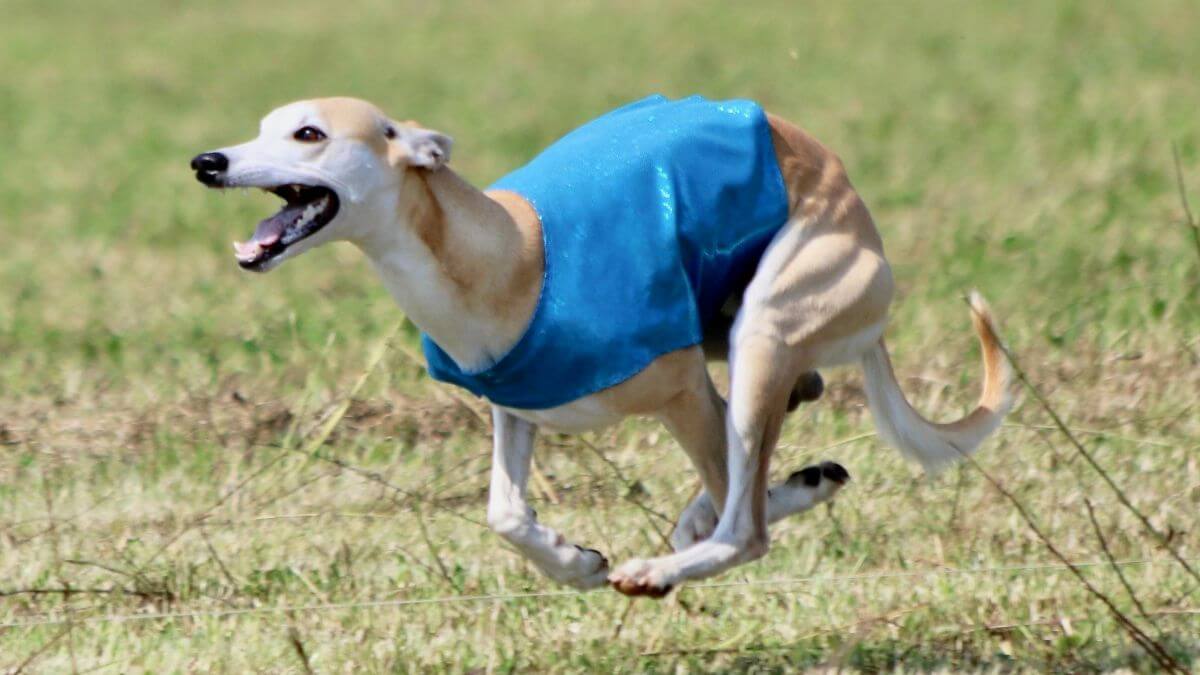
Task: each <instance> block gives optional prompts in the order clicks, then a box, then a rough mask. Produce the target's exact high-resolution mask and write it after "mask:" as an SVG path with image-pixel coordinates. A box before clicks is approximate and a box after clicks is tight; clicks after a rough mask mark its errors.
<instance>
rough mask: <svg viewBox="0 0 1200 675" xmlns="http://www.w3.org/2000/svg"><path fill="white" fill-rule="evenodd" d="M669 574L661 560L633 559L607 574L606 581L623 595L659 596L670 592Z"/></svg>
mask: <svg viewBox="0 0 1200 675" xmlns="http://www.w3.org/2000/svg"><path fill="white" fill-rule="evenodd" d="M669 576H670V575H668V574H667V571H666V569H665V567H664V565H663V564H662V563H661V561H655V560H638V559H634V560H630V561H628V562H626V563H625V564H623V565H621V566H620V567H618V568H617V569H616V571H614V572H613V573H612V574H610V575H608V583H610V584H612V587H613V588H615V589H616V590H618V591H620V592H621V593H624V594H625V595H629V596H639V595H644V596H647V597H651V598H661V597H663V596H664V595H666V594H667V593H670V592H671V587H672V586H673V584H672V583H671V581H670V580H669Z"/></svg>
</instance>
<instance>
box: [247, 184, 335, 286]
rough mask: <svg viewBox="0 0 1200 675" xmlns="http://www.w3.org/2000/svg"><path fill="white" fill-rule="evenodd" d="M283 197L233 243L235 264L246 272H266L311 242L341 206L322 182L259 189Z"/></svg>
mask: <svg viewBox="0 0 1200 675" xmlns="http://www.w3.org/2000/svg"><path fill="white" fill-rule="evenodd" d="M263 189H264V190H266V191H267V192H271V193H273V194H275V195H277V196H279V197H281V198H282V199H283V200H284V204H283V207H281V208H280V209H279V211H278V212H277V213H275V214H274V215H272V216H271V217H269V218H265V219H263V220H262V222H260V223H259V224H258V227H257V228H255V230H254V235H253V236H252V237H251V238H250V239H248V240H247V241H244V242H234V244H233V250H234V255H235V256H236V257H237V262H238V265H239V266H240V267H241V268H242V269H244V270H247V271H250V272H269V271H271V270H273V269H275V268H276V267H278V266H279V265H281V264H283V262H284V261H285V260H287V259H288V258H291V257H294V256H295V255H298V254H300V253H302V252H303V251H304V250H305V249H307V248H309V247H310V246H309V245H310V244H313V243H314V242H313V240H312V238H313V237H314V236H315V235H316V234H317V233H319V232H321V231H322V230H324V229H325V228H326V227H328V226H329V224H330V223H331V222H333V220H334V218H336V217H337V215H338V211H339V210H340V208H341V199H339V197H338V194H337V192H335V191H334V190H332V189H330V188H327V187H325V186H323V185H303V184H300V183H288V184H284V185H277V186H275V187H267V188H263Z"/></svg>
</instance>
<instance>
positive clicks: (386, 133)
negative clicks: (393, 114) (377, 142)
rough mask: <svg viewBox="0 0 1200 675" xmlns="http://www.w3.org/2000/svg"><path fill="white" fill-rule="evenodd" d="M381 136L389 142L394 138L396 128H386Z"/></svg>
mask: <svg viewBox="0 0 1200 675" xmlns="http://www.w3.org/2000/svg"><path fill="white" fill-rule="evenodd" d="M383 136H384V138H386V139H388V140H389V141H390V140H392V139H393V138H395V137H396V128H395V127H388V128H386V129H384V130H383Z"/></svg>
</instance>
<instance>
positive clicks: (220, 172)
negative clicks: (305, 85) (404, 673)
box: [192, 98, 451, 272]
mask: <svg viewBox="0 0 1200 675" xmlns="http://www.w3.org/2000/svg"><path fill="white" fill-rule="evenodd" d="M450 145H451V141H450V138H449V137H448V136H446V135H444V134H441V133H438V132H436V131H431V130H429V129H422V128H420V127H419V126H417V125H415V124H413V123H411V122H404V123H401V122H396V121H394V120H392V119H390V118H388V117H387V116H386V115H384V114H383V112H382V111H380V110H379V109H378V108H376V107H375V106H374V105H371V104H370V103H367V102H366V101H361V100H358V99H352V98H325V99H316V100H311V101H298V102H296V103H291V104H289V105H285V106H283V107H282V108H278V109H276V110H274V111H272V112H271V113H270V114H269V115H267V116H266V117H264V118H263V120H262V123H261V124H260V125H259V132H258V138H255V139H254V140H252V141H250V142H248V143H242V144H241V145H235V146H231V147H228V148H221V149H219V150H214V151H212V152H205V153H203V154H200V155H197V156H196V157H195V158H194V159H192V169H193V170H195V172H196V180H199V181H200V182H201V183H203V184H205V185H207V186H208V187H212V188H232V187H239V188H261V189H263V190H266V191H268V192H272V193H274V194H276V195H278V196H279V197H281V198H282V199H283V201H284V205H283V208H281V209H280V210H279V212H278V213H276V214H275V215H273V216H271V217H269V218H267V219H265V220H263V221H262V222H260V223H259V224H258V227H257V228H255V230H254V235H253V236H252V237H251V238H250V239H249V240H248V241H245V242H238V243H235V244H234V250H235V252H236V255H237V260H238V264H239V265H241V266H242V268H244V269H248V270H253V271H256V272H265V271H267V270H270V269H273V268H275V267H277V266H278V265H279V264H280V263H282V262H283V261H284V260H287V259H288V258H290V257H293V256H296V255H299V254H300V253H303V252H304V251H306V250H308V249H310V248H312V247H314V246H318V245H320V244H323V243H325V242H327V241H333V240H336V239H350V240H353V239H355V238H358V237H362V236H364V235H365V233H366V231H367V229H368V228H371V227H375V226H378V220H379V216H380V214H381V213H383V212H384V211H383V210H384V209H387V208H389V205H390V208H394V206H395V204H396V200H397V199H398V196H399V190H400V183H401V181H403V178H404V175H405V173H406V172H407V171H408V170H409V169H412V168H417V169H423V170H436V169H439V168H441V167H442V166H443V165H445V163H446V162H447V161H448V160H449V158H450Z"/></svg>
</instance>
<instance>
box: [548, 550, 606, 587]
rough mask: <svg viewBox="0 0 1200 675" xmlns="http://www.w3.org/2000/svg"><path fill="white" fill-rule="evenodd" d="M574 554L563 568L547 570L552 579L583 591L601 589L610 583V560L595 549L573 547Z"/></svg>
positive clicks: (569, 555)
mask: <svg viewBox="0 0 1200 675" xmlns="http://www.w3.org/2000/svg"><path fill="white" fill-rule="evenodd" d="M571 548H572V549H573V553H571V554H568V558H567V560H566V561H564V562H565V564H564V565H563V566H562V567H559V568H558V569H556V570H553V571H551V570H546V573H547V574H548V575H549V576H550V578H552V579H554V580H555V581H557V582H559V583H561V584H566V585H567V586H570V587H572V588H578V589H579V590H581V591H586V590H590V589H593V588H599V587H601V586H603V585H605V584H606V583H608V558H605V557H604V554H602V553H600V551H597V550H596V549H594V548H584V547H582V546H579V545H574V546H571Z"/></svg>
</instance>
